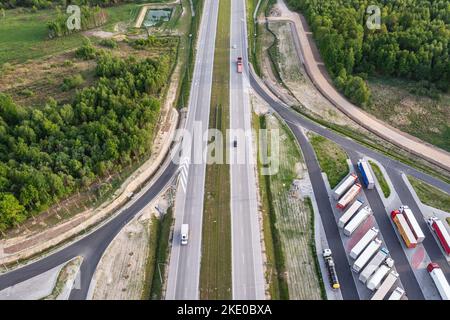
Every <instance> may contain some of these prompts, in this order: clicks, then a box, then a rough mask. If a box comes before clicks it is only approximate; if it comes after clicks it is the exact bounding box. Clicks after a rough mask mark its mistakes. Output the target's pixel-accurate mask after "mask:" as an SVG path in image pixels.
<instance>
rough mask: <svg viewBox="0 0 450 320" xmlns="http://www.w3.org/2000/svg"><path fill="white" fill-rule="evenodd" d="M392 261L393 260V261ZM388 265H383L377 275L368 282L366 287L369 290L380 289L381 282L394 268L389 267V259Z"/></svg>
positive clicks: (376, 272)
mask: <svg viewBox="0 0 450 320" xmlns="http://www.w3.org/2000/svg"><path fill="white" fill-rule="evenodd" d="M391 261H392V259H391ZM386 262H387V263H383V264H382V265H381V266H380V267H379V268H378V269H377V270H376V271H375V273H374V274H373V275H372V276H371V277H370V278H369V280H367V284H366V287H367V289H369V290H371V291H374V290H376V289H378V288H379V287H380V285H381V282H382V281H383V279H384V278H385V277H386V275H387V274H388V273H389V271H390V270H391V268H392V266H389V265H388V262H389V261H388V259H386Z"/></svg>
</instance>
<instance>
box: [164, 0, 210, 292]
mask: <svg viewBox="0 0 450 320" xmlns="http://www.w3.org/2000/svg"><path fill="white" fill-rule="evenodd" d="M203 10H204V13H203V16H202V19H201V23H200V29H199V38H198V42H197V56H196V61H195V67H194V74H193V77H192V85H191V94H190V97H189V105H188V115H187V123H186V129H187V131H188V132H189V133H190V134H191V137H192V144H188V143H186V144H185V146H183V147H182V149H183V150H182V152H183V154H182V158H186V159H187V163H188V164H187V166H186V167H185V168H187V171H186V174H181V175H180V177H181V178H180V179H181V180H180V183H179V184H178V189H177V196H176V200H175V227H174V236H173V241H172V250H171V254H170V263H169V279H168V284H167V293H166V299H168V300H172V299H177V300H185V299H199V279H200V262H201V247H202V246H201V236H202V217H203V201H204V189H205V173H206V161H205V160H206V143H207V141H206V140H204V139H203V133H204V132H206V130H207V129H208V124H209V113H210V102H211V86H212V77H213V65H214V49H215V41H216V29H217V18H218V12H219V2H218V1H215V0H205V3H204V8H203ZM183 139H184V140H183V142H186V141H187V137H184V138H183ZM182 224H189V229H190V231H189V241H188V244H187V245H186V246H182V245H181V243H180V230H181V225H182Z"/></svg>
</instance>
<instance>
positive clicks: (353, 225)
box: [344, 206, 372, 237]
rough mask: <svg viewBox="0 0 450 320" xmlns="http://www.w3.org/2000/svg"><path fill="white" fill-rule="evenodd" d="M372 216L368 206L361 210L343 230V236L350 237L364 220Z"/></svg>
mask: <svg viewBox="0 0 450 320" xmlns="http://www.w3.org/2000/svg"><path fill="white" fill-rule="evenodd" d="M370 215H372V209H370V208H369V207H368V206H367V207H364V208H362V209H361V210H360V211H359V212H358V213H357V214H356V215H355V216H354V217H353V218H352V220H350V222H349V223H347V225H346V226H345V228H344V234H345V235H346V236H348V237H350V236H351V235H352V234H353V232H355V230H356V229H358V227H359V226H360V225H361V224H362V223H363V222H364V221H366V219H367V218H368V217H369V216H370Z"/></svg>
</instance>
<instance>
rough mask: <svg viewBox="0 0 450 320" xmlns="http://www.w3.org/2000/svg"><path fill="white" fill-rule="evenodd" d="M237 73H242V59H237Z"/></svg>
mask: <svg viewBox="0 0 450 320" xmlns="http://www.w3.org/2000/svg"><path fill="white" fill-rule="evenodd" d="M237 72H239V73H242V57H238V58H237Z"/></svg>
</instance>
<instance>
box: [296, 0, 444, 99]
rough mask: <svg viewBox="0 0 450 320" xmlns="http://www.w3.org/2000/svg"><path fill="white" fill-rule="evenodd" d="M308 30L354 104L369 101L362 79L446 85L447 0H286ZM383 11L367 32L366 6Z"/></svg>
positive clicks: (429, 86)
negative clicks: (370, 77) (393, 78)
mask: <svg viewBox="0 0 450 320" xmlns="http://www.w3.org/2000/svg"><path fill="white" fill-rule="evenodd" d="M287 2H288V4H289V5H290V7H292V8H294V9H297V10H299V11H300V12H301V13H303V14H304V15H305V17H306V19H307V21H308V23H309V25H310V26H311V29H312V31H313V34H314V38H315V40H316V43H317V45H318V48H319V50H320V52H321V55H322V58H323V60H324V62H325V64H326V66H327V70H328V71H329V73H330V74H331V76H332V77H333V79H334V80H335V83H336V86H337V87H338V88H339V89H341V91H343V92H344V94H345V95H346V96H347V97H349V98H350V100H352V101H353V102H355V103H357V104H360V105H364V104H366V103H368V102H369V100H370V92H369V88H368V86H367V84H366V82H365V79H367V77H369V76H383V77H397V78H403V79H408V80H413V81H417V83H418V84H419V85H420V86H422V87H424V88H427V90H437V91H444V92H447V91H448V90H449V87H450V58H449V39H450V28H449V26H450V2H449V1H448V0H396V1H388V0H370V1H368V0H339V1H338V0H287ZM370 5H377V6H379V8H380V9H381V28H379V29H373V30H371V29H369V28H367V27H366V21H367V19H368V17H369V14H368V13H366V10H367V8H368V6H370Z"/></svg>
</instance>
